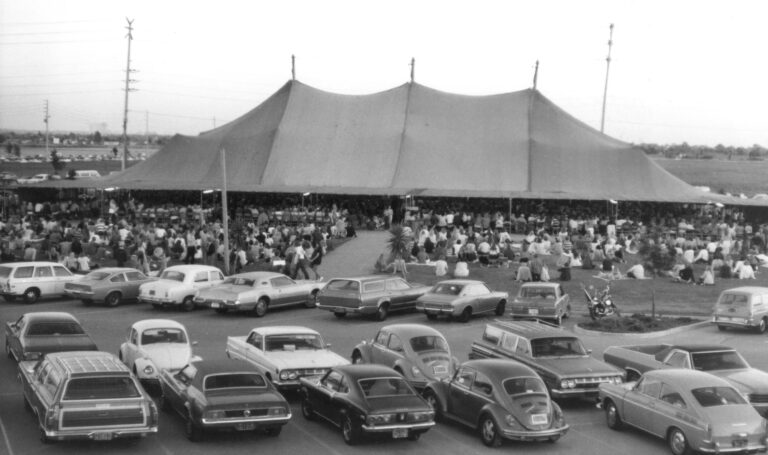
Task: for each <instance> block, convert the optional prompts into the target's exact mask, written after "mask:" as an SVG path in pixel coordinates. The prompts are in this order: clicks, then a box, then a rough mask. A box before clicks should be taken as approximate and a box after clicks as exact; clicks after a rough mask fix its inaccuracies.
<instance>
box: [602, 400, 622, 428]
mask: <svg viewBox="0 0 768 455" xmlns="http://www.w3.org/2000/svg"><path fill="white" fill-rule="evenodd" d="M605 423H606V424H607V425H608V428H610V429H611V430H616V431H618V430H621V427H622V422H621V416H620V415H619V410H618V409H617V408H616V405H615V404H614V403H613V401H610V400H609V401H607V402H606V403H605Z"/></svg>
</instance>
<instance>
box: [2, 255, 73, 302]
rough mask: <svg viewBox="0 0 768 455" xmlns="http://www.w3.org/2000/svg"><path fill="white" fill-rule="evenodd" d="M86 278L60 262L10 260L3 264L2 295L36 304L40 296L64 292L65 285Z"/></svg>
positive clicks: (7, 298)
mask: <svg viewBox="0 0 768 455" xmlns="http://www.w3.org/2000/svg"><path fill="white" fill-rule="evenodd" d="M81 279H83V275H77V274H74V273H72V272H70V271H69V269H67V268H66V267H64V266H63V265H61V264H59V263H57V262H43V261H39V262H8V263H5V264H0V295H2V296H3V299H5V300H6V301H8V302H12V301H14V300H16V299H17V298H22V299H24V303H34V302H37V300H38V299H39V298H40V297H51V296H56V297H59V296H62V295H64V284H65V283H69V282H71V281H78V280H81Z"/></svg>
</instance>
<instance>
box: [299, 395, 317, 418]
mask: <svg viewBox="0 0 768 455" xmlns="http://www.w3.org/2000/svg"><path fill="white" fill-rule="evenodd" d="M301 415H303V416H304V418H305V419H307V420H315V411H314V410H313V409H312V405H311V404H309V400H308V399H306V398H303V399H302V400H301Z"/></svg>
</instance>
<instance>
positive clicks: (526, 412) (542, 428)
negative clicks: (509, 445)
mask: <svg viewBox="0 0 768 455" xmlns="http://www.w3.org/2000/svg"><path fill="white" fill-rule="evenodd" d="M424 397H425V398H426V399H427V401H428V402H429V403H430V404H431V405H432V407H433V408H434V409H435V412H436V413H437V415H438V416H440V417H446V418H450V419H451V420H455V421H457V422H459V423H462V424H464V425H468V426H469V427H471V428H477V429H478V430H479V433H480V439H482V441H483V444H485V445H487V446H491V447H495V446H499V445H501V441H502V439H511V440H517V441H548V442H555V441H557V440H558V439H560V437H561V436H563V435H565V433H566V432H567V431H568V428H569V426H568V424H566V423H565V417H564V416H563V411H562V410H561V409H560V406H558V405H557V403H555V402H554V401H552V400H551V399H550V397H549V393H548V392H547V386H546V385H545V384H544V381H542V380H541V378H540V377H539V375H538V374H536V372H535V371H533V370H532V369H531V368H529V367H527V366H525V365H523V364H522V363H519V362H515V361H513V360H512V361H510V360H506V359H505V360H491V359H485V360H471V361H469V362H466V363H464V364H462V365H461V367H459V369H458V371H457V372H456V374H455V375H453V376H452V377H450V378H443V379H440V380H437V381H433V382H430V383H429V384H427V387H426V389H425V390H424Z"/></svg>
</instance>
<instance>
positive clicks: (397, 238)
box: [387, 224, 411, 259]
mask: <svg viewBox="0 0 768 455" xmlns="http://www.w3.org/2000/svg"><path fill="white" fill-rule="evenodd" d="M389 234H390V235H389V240H387V247H388V249H389V252H390V254H391V255H392V258H393V259H397V258H399V259H404V258H406V257H408V243H409V242H410V241H411V237H410V233H409V231H408V230H406V229H405V228H404V227H403V226H401V225H399V224H394V225H392V228H390V230H389Z"/></svg>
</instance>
